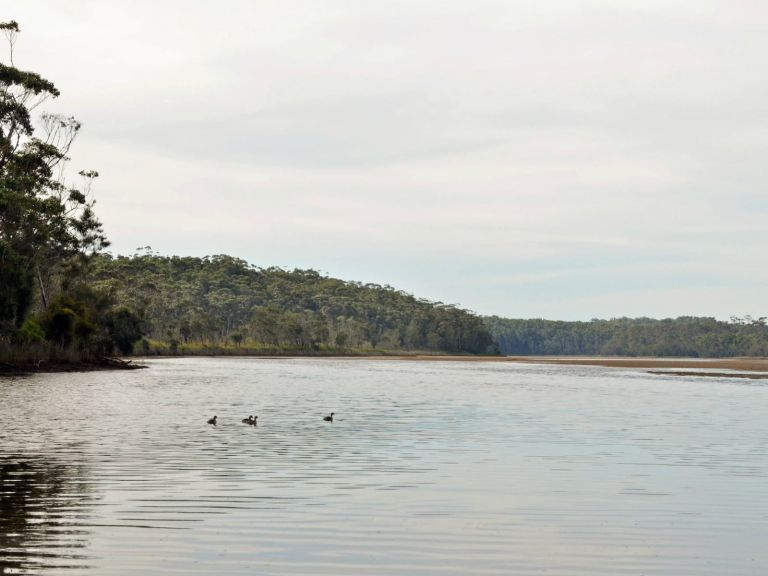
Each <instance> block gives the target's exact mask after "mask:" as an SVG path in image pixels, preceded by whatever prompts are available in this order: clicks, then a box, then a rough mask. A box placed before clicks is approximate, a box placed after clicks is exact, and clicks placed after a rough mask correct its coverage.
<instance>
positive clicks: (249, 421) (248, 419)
mask: <svg viewBox="0 0 768 576" xmlns="http://www.w3.org/2000/svg"><path fill="white" fill-rule="evenodd" d="M240 422H242V423H243V424H253V416H248V418H243V419H242V420H240Z"/></svg>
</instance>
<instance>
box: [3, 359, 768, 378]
mask: <svg viewBox="0 0 768 576" xmlns="http://www.w3.org/2000/svg"><path fill="white" fill-rule="evenodd" d="M169 358H243V359H252V360H301V359H308V358H309V359H326V360H348V361H355V360H380V361H411V362H512V363H516V364H554V365H565V366H596V367H603V368H636V369H646V371H647V372H648V373H649V374H655V375H672V376H709V377H734V378H751V379H760V378H768V358H765V357H738V358H662V357H628V356H472V355H458V354H456V355H449V354H423V353H421V354H419V353H415V354H347V355H342V354H340V355H328V354H323V355H314V354H307V355H298V354H292V355H263V356H262V355H249V354H243V355H236V354H170V355H148V356H131V357H125V358H102V359H98V360H86V361H81V362H73V363H67V362H40V363H36V364H32V363H28V364H11V363H6V362H0V375H5V376H13V375H24V374H34V373H56V372H92V371H97V370H137V369H142V368H148V367H149V366H147V365H146V364H144V362H146V361H151V360H153V359H158V360H162V359H169ZM722 370H729V371H733V372H722Z"/></svg>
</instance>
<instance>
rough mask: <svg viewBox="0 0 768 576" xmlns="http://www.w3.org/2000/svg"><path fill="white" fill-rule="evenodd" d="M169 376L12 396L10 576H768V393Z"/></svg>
mask: <svg viewBox="0 0 768 576" xmlns="http://www.w3.org/2000/svg"><path fill="white" fill-rule="evenodd" d="M148 364H149V366H150V368H149V369H147V370H136V371H107V372H90V373H71V374H36V375H33V376H29V377H14V378H2V379H0V567H1V569H0V573H3V574H93V575H94V576H95V575H123V574H210V575H214V574H215V575H219V574H226V575H240V574H249V575H251V574H259V575H264V574H280V575H282V574H291V575H299V574H304V575H309V574H311V575H317V574H334V575H339V574H344V575H368V574H381V575H385V574H386V575H390V574H391V575H395V574H397V575H428V574H429V575H445V574H472V575H490V574H499V575H528V574H531V575H533V574H547V575H569V576H572V575H601V574H605V575H611V576H616V575H623V574H626V575H638V576H639V575H652V574H658V575H662V574H664V575H669V574H675V575H676V576H679V575H685V574H690V575H697V576H701V575H718V576H723V575H726V574H727V575H729V576H733V575H747V574H748V575H763V574H768V552H766V549H765V543H766V542H768V385H767V384H766V383H765V381H752V380H737V379H731V378H702V377H670V376H655V375H649V374H647V373H645V372H644V371H642V370H631V369H617V368H601V367H574V366H555V365H530V364H513V363H482V362H466V363H465V362H434V361H430V362H416V361H407V360H362V359H356V360H349V359H278V360H270V359H243V358H240V359H236V358H235V359H212V358H179V359H162V360H153V361H149V362H148ZM331 411H333V412H335V417H334V422H333V423H327V422H323V420H322V418H323V416H324V415H326V414H327V413H329V412H331ZM214 414H215V415H217V416H218V420H219V425H218V426H216V427H214V426H209V425H207V424H206V421H207V419H208V418H210V417H211V416H213V415H214ZM250 414H257V415H258V417H259V418H258V426H257V427H252V426H247V425H245V424H242V423H241V419H242V418H245V417H247V416H248V415H250Z"/></svg>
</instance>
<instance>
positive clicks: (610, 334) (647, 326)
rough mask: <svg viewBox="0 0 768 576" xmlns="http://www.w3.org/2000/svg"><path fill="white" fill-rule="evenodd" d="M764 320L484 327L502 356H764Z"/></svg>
mask: <svg viewBox="0 0 768 576" xmlns="http://www.w3.org/2000/svg"><path fill="white" fill-rule="evenodd" d="M765 320H766V319H765V318H760V319H756V320H755V319H752V318H750V317H746V318H732V320H731V322H722V321H718V320H715V319H714V318H696V317H689V316H683V317H680V318H675V319H671V318H668V319H665V320H654V319H651V318H635V319H632V318H617V319H612V320H592V321H590V322H559V321H553V320H515V319H508V318H499V317H498V316H491V317H488V318H485V323H486V326H488V329H489V330H490V331H491V334H492V336H493V337H494V340H496V342H497V343H498V346H499V350H500V351H501V353H502V354H507V355H521V356H525V355H611V356H687V357H700V358H711V357H728V356H768V326H766V322H765Z"/></svg>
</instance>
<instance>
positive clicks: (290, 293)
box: [91, 251, 494, 353]
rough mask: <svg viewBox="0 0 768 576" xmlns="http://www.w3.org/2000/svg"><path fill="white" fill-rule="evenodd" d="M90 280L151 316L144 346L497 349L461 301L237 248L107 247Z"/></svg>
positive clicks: (161, 349)
mask: <svg viewBox="0 0 768 576" xmlns="http://www.w3.org/2000/svg"><path fill="white" fill-rule="evenodd" d="M91 283H92V286H94V288H96V289H98V290H99V291H102V292H105V293H108V294H110V295H111V297H113V298H115V299H116V300H118V301H120V302H122V303H124V304H125V305H126V306H128V307H130V308H131V309H133V310H135V311H137V312H138V313H139V315H140V316H141V317H142V318H144V319H145V330H146V335H147V337H146V338H145V339H144V340H143V341H142V342H141V343H140V347H141V351H143V352H152V351H153V349H154V351H156V352H168V351H170V352H178V351H185V352H194V351H196V350H200V349H203V350H205V349H229V350H230V351H232V349H233V348H234V349H238V348H241V349H252V350H254V351H259V350H265V351H270V350H271V351H286V350H287V351H307V352H313V351H314V352H317V351H322V350H325V351H344V350H354V349H370V350H390V351H397V350H425V351H442V352H452V353H485V352H488V351H493V349H494V348H493V345H492V339H491V336H490V334H489V332H488V330H487V328H486V327H485V325H484V324H483V321H482V319H481V318H479V317H478V316H475V315H473V314H470V313H469V312H466V311H464V310H461V309H458V308H456V307H454V306H450V305H445V304H441V303H434V302H429V301H426V300H421V299H417V298H414V297H413V296H411V295H409V294H406V293H404V292H400V291H397V290H395V289H394V288H392V287H390V286H379V285H376V284H362V283H359V282H347V281H343V280H338V279H336V278H329V277H327V276H323V275H321V274H320V273H318V272H316V271H314V270H293V271H287V270H283V269H281V268H266V269H262V268H257V267H255V266H251V265H249V264H248V263H247V262H245V261H243V260H240V259H237V258H233V257H231V256H211V257H205V258H194V257H178V256H173V257H165V256H159V255H156V254H152V253H151V252H148V251H147V252H145V253H139V254H135V255H133V256H132V257H124V256H118V257H111V256H109V255H101V256H99V257H98V258H96V259H95V260H94V262H93V268H92V277H91Z"/></svg>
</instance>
